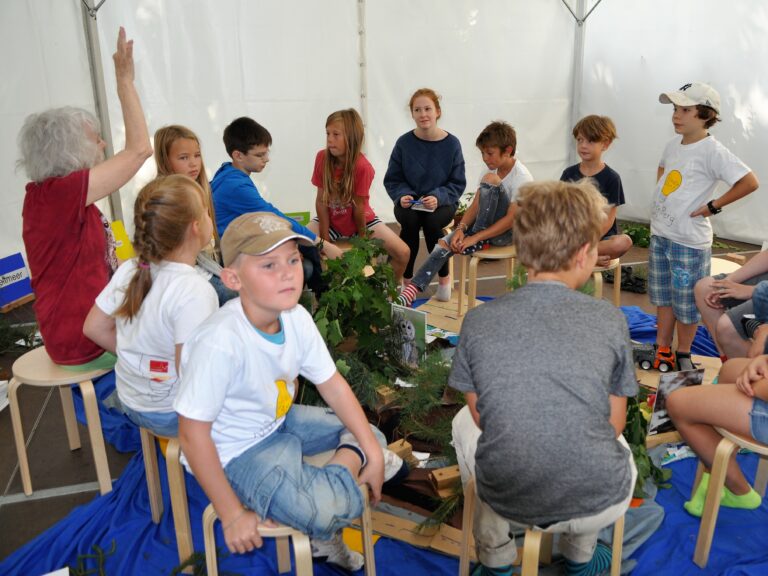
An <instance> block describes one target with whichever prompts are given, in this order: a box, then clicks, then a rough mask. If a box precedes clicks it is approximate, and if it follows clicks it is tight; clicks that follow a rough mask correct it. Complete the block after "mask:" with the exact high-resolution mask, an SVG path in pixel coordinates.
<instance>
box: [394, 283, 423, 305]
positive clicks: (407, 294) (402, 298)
mask: <svg viewBox="0 0 768 576" xmlns="http://www.w3.org/2000/svg"><path fill="white" fill-rule="evenodd" d="M419 292H420V290H419V287H418V286H416V285H415V284H413V283H411V284H408V286H406V287H405V288H403V291H402V292H400V295H399V296H398V297H397V300H395V304H400V306H410V305H411V304H413V301H414V299H415V298H416V295H417V294H418V293H419Z"/></svg>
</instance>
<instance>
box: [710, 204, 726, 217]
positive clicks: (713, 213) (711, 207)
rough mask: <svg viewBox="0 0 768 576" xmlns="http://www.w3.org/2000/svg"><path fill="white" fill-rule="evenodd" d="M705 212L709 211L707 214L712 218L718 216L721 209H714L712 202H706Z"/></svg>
mask: <svg viewBox="0 0 768 576" xmlns="http://www.w3.org/2000/svg"><path fill="white" fill-rule="evenodd" d="M707 210H709V213H710V214H712V216H714V215H715V214H720V212H722V211H723V209H722V208H715V205H714V203H713V201H712V200H710V201H709V202H707Z"/></svg>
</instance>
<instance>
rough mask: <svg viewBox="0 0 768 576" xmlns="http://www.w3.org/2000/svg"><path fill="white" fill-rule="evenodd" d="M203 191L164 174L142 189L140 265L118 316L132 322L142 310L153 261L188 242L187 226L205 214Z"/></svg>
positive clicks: (136, 219)
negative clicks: (186, 240) (186, 239)
mask: <svg viewBox="0 0 768 576" xmlns="http://www.w3.org/2000/svg"><path fill="white" fill-rule="evenodd" d="M202 198H203V191H202V189H201V188H200V186H199V185H198V184H197V183H196V182H194V181H193V180H191V179H190V178H188V177H187V176H182V175H180V174H174V175H171V176H161V177H159V178H156V179H155V180H153V181H152V182H150V183H149V184H147V185H146V186H144V188H142V189H141V192H139V195H138V196H137V197H136V203H135V204H134V208H133V223H134V227H135V231H134V235H133V248H134V250H135V251H136V252H137V254H138V264H137V266H136V272H134V274H133V277H132V278H131V281H130V282H129V283H128V287H127V288H126V290H125V298H124V299H123V303H122V304H121V305H120V307H119V308H118V309H117V311H116V312H115V316H117V317H124V318H127V319H128V321H131V320H133V318H134V317H135V316H136V315H137V314H138V313H139V309H140V308H141V305H142V303H143V302H144V298H146V297H147V294H148V293H149V291H150V289H151V288H152V273H151V270H150V264H159V263H160V262H162V261H163V260H164V259H165V258H166V257H167V256H168V254H170V253H171V252H173V251H174V250H175V249H176V248H178V247H179V246H181V245H182V244H183V243H184V240H185V238H186V233H187V229H188V228H189V225H190V224H191V223H192V222H194V221H195V220H199V219H200V218H201V217H202V215H203V210H204V206H203V202H202Z"/></svg>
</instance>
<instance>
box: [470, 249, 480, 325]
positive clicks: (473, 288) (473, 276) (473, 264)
mask: <svg viewBox="0 0 768 576" xmlns="http://www.w3.org/2000/svg"><path fill="white" fill-rule="evenodd" d="M479 263H480V258H470V259H469V296H467V312H469V311H470V310H471V309H472V308H474V307H475V299H476V298H477V265H478V264H479Z"/></svg>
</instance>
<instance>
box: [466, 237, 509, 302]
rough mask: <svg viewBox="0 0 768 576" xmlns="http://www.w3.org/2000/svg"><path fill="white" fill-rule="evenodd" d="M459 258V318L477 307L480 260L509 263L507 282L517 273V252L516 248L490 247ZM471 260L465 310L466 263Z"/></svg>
mask: <svg viewBox="0 0 768 576" xmlns="http://www.w3.org/2000/svg"><path fill="white" fill-rule="evenodd" d="M456 256H457V257H458V258H459V275H458V280H459V297H458V307H457V312H458V315H459V316H462V315H464V313H465V312H469V311H470V310H472V308H474V307H475V298H476V297H477V265H478V264H479V262H480V260H506V261H507V282H509V281H510V280H511V279H512V274H513V273H514V271H515V259H516V257H517V252H516V251H515V247H514V246H489V247H488V248H486V249H485V250H478V251H477V252H475V253H473V254H469V255H467V256H464V255H462V254H457V255H456ZM467 260H469V295H468V301H467V305H466V310H465V308H464V296H465V292H464V279H465V278H466V267H467V265H466V263H467Z"/></svg>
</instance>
